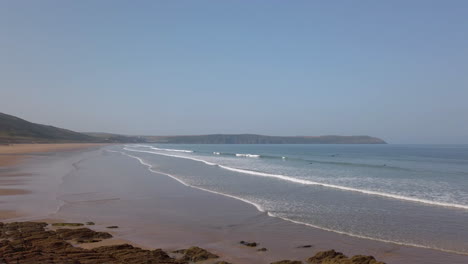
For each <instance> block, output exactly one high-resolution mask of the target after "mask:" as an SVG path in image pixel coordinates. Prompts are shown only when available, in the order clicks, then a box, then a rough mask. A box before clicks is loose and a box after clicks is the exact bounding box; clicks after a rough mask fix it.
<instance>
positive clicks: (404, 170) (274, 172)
mask: <svg viewBox="0 0 468 264" xmlns="http://www.w3.org/2000/svg"><path fill="white" fill-rule="evenodd" d="M107 149H108V150H110V151H114V152H120V153H122V154H124V155H126V156H128V157H129V158H134V159H137V160H139V161H140V163H141V165H142V166H146V167H148V169H149V170H151V171H152V172H155V173H159V174H164V175H166V176H168V177H172V178H174V179H175V180H177V181H179V182H180V183H181V184H184V185H187V186H190V187H193V188H197V189H201V190H204V191H207V192H212V193H216V194H219V195H224V196H227V197H230V198H233V199H237V200H241V201H243V202H246V203H249V204H251V205H252V206H255V208H257V210H259V211H261V212H265V213H267V214H268V215H270V216H272V217H278V218H282V219H284V220H287V221H291V222H295V223H298V224H302V225H307V226H312V227H315V228H319V229H322V230H327V231H332V232H336V233H340V234H346V235H349V236H354V237H360V238H367V239H372V240H378V241H383V242H390V243H395V244H401V245H411V246H416V247H422V248H431V249H436V250H441V251H447V252H454V253H461V254H468V145H392V144H390V145H205V144H203V145H201V144H200V145H194V144H190V145H185V144H177V145H169V144H140V145H125V146H110V147H108V148H107ZM225 210H229V208H226V209H225Z"/></svg>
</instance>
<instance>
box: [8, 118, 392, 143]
mask: <svg viewBox="0 0 468 264" xmlns="http://www.w3.org/2000/svg"><path fill="white" fill-rule="evenodd" d="M69 142H89V143H170V144H386V142H385V141H384V140H382V139H380V138H376V137H371V136H335V135H328V136H293V137H284V136H264V135H255V134H213V135H190V136H128V135H119V134H112V133H91V132H89V133H79V132H75V131H71V130H68V129H63V128H58V127H54V126H49V125H42V124H36V123H32V122H29V121H26V120H24V119H21V118H18V117H15V116H12V115H7V114H4V113H0V144H13V143H69Z"/></svg>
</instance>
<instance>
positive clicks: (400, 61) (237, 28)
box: [0, 0, 468, 144]
mask: <svg viewBox="0 0 468 264" xmlns="http://www.w3.org/2000/svg"><path fill="white" fill-rule="evenodd" d="M467 14H468V1H462V0H461V1H457V0H451V1H442V0H440V1H430V0H421V1H418V0H412V1H406V0H405V1H398V0H391V1H390V0H388V1H387V0H386V1H373V0H369V1H365V0H358V1H344V0H343V1H325V0H324V1H266V0H265V1H257V0H249V1H215V0H213V1H203V0H202V1H169V0H168V1H114V0H112V1H110V0H108V1H105V0H104V1H90V0H80V1H62V0H57V1H47V0H43V1H35V0H31V1H23V0H15V1H6V0H5V1H4V0H1V1H0V112H3V113H7V114H11V115H15V116H18V117H21V118H24V119H27V120H29V121H33V122H37V123H43V124H51V125H54V126H59V127H64V128H68V129H72V130H76V131H99V132H115V133H122V134H132V135H174V134H176V135H183V134H212V133H256V134H266V135H284V136H296V135H311V136H312V135H330V134H332V135H371V136H376V137H380V138H382V139H384V140H386V141H387V142H389V143H396V144H397V143H416V144H419V143H432V144H457V143H462V144H468V15H467Z"/></svg>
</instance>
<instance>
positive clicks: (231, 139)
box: [143, 134, 387, 144]
mask: <svg viewBox="0 0 468 264" xmlns="http://www.w3.org/2000/svg"><path fill="white" fill-rule="evenodd" d="M143 138H145V139H146V141H147V142H153V143H172V144H387V143H386V142H385V141H384V140H382V139H380V138H376V137H370V136H317V137H312V136H310V137H308V136H297V137H278V136H263V135H255V134H239V135H227V134H214V135H196V136H146V137H143Z"/></svg>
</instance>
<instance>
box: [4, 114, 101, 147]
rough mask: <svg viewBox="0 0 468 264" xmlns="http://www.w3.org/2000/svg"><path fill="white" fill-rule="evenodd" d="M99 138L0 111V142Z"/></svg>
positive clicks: (57, 141)
mask: <svg viewBox="0 0 468 264" xmlns="http://www.w3.org/2000/svg"><path fill="white" fill-rule="evenodd" d="M98 141H99V139H98V138H96V137H92V136H89V135H85V134H82V133H78V132H74V131H71V130H67V129H63V128H58V127H54V126H48V125H41V124H36V123H31V122H28V121H26V120H24V119H21V118H18V117H15V116H11V115H7V114H3V113H0V143H3V144H5V143H52V142H54V143H62V142H98Z"/></svg>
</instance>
